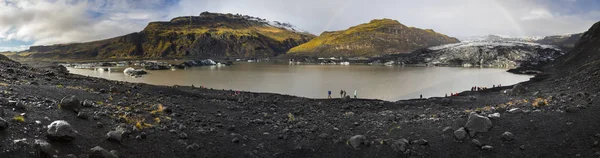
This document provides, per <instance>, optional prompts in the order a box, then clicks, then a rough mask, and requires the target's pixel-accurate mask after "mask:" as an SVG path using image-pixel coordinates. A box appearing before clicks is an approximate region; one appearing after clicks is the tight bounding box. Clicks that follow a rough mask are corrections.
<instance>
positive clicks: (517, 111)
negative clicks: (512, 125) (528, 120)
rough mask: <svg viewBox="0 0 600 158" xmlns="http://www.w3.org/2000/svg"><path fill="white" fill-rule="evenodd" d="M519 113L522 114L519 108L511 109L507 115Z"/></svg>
mask: <svg viewBox="0 0 600 158" xmlns="http://www.w3.org/2000/svg"><path fill="white" fill-rule="evenodd" d="M520 112H522V110H521V109H519V108H512V109H510V110H508V113H511V114H515V113H520Z"/></svg>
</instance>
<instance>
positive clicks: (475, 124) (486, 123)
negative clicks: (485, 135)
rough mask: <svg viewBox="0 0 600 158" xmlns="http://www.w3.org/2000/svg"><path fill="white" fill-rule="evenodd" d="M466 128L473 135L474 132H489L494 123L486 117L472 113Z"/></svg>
mask: <svg viewBox="0 0 600 158" xmlns="http://www.w3.org/2000/svg"><path fill="white" fill-rule="evenodd" d="M465 128H466V129H467V130H469V133H472V135H474V134H475V133H474V132H487V131H488V130H489V129H490V128H492V121H491V120H490V119H489V118H487V117H485V116H481V115H478V114H477V113H474V112H472V113H471V114H470V115H469V119H468V120H467V124H466V125H465Z"/></svg>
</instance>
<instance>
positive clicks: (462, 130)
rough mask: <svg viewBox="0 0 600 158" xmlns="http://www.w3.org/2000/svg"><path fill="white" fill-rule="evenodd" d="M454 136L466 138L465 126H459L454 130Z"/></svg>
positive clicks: (459, 138) (460, 138) (461, 138)
mask: <svg viewBox="0 0 600 158" xmlns="http://www.w3.org/2000/svg"><path fill="white" fill-rule="evenodd" d="M454 138H456V139H458V140H463V139H465V138H467V131H465V128H464V127H461V128H459V129H458V130H456V131H454Z"/></svg>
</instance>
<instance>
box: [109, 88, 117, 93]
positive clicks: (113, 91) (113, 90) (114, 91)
mask: <svg viewBox="0 0 600 158" xmlns="http://www.w3.org/2000/svg"><path fill="white" fill-rule="evenodd" d="M108 91H110V92H111V93H118V92H119V90H118V89H117V87H110V88H109V90H108Z"/></svg>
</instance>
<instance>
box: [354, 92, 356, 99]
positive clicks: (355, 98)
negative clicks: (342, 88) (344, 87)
mask: <svg viewBox="0 0 600 158" xmlns="http://www.w3.org/2000/svg"><path fill="white" fill-rule="evenodd" d="M354 99H356V90H354Z"/></svg>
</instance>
